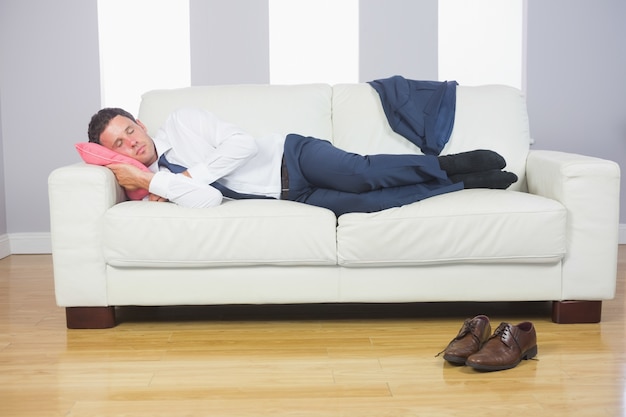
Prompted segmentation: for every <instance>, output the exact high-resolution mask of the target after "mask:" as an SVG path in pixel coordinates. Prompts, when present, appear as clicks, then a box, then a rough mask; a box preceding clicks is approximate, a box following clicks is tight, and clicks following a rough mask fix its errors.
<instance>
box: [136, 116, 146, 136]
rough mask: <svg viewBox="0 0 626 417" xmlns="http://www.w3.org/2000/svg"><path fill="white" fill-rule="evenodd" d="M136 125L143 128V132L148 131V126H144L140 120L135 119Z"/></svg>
mask: <svg viewBox="0 0 626 417" xmlns="http://www.w3.org/2000/svg"><path fill="white" fill-rule="evenodd" d="M136 122H137V125H138V126H139V127H140V128H142V129H143V131H144V132H146V133H148V128H147V127H146V125H144V124H143V123H142V122H141V120H139V119H136Z"/></svg>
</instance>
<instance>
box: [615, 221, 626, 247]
mask: <svg viewBox="0 0 626 417" xmlns="http://www.w3.org/2000/svg"><path fill="white" fill-rule="evenodd" d="M618 236H619V237H618V238H617V241H618V243H619V244H620V245H624V244H626V224H623V223H621V224H620V225H619V235H618Z"/></svg>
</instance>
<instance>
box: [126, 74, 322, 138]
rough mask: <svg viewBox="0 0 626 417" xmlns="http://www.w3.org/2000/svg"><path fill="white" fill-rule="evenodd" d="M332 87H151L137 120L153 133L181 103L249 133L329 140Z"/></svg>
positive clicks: (319, 85)
mask: <svg viewBox="0 0 626 417" xmlns="http://www.w3.org/2000/svg"><path fill="white" fill-rule="evenodd" d="M331 98H332V88H331V87H330V86H329V85H326V84H306V85H293V86H286V85H215V86H197V87H186V88H180V89H172V90H153V91H149V92H147V93H145V94H144V95H143V96H142V101H141V106H140V108H139V115H138V118H139V119H140V120H141V121H142V122H143V123H144V124H145V125H146V126H147V127H148V133H149V134H150V135H154V134H155V133H156V131H157V130H158V128H159V127H161V126H162V125H163V123H164V122H165V119H166V118H167V116H168V115H169V114H170V113H171V112H173V111H174V110H176V109H178V108H180V107H199V108H203V109H206V110H208V111H210V112H212V113H214V114H216V115H217V116H218V117H219V118H221V119H222V120H224V121H227V122H230V123H234V124H235V125H237V126H239V127H241V128H242V129H244V130H245V131H247V132H248V133H250V134H252V135H254V136H265V135H268V134H272V133H280V134H284V135H287V134H288V133H298V134H301V135H305V136H316V137H320V138H324V139H329V140H330V139H331V136H332V123H331V114H330V112H331Z"/></svg>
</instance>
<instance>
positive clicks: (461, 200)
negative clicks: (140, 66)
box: [49, 83, 620, 328]
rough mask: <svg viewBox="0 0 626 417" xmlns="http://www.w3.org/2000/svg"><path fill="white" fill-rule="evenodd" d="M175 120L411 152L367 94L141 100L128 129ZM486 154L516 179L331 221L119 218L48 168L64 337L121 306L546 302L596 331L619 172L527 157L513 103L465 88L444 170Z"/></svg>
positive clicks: (104, 194) (154, 207)
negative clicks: (460, 156) (189, 117)
mask: <svg viewBox="0 0 626 417" xmlns="http://www.w3.org/2000/svg"><path fill="white" fill-rule="evenodd" d="M181 106H200V107H203V108H206V109H208V110H210V111H212V112H214V113H216V114H217V115H218V116H220V117H221V118H222V119H224V120H228V121H231V122H233V123H235V124H237V125H239V126H241V127H243V128H244V129H246V130H247V131H249V132H250V133H252V134H253V135H263V134H266V133H271V132H281V133H285V134H286V133H292V132H293V133H299V134H303V135H310V136H316V137H319V138H324V139H329V140H332V141H333V142H334V143H335V145H337V146H338V147H341V148H343V149H346V150H349V151H355V152H359V153H362V154H368V153H407V152H419V150H418V149H417V148H416V147H415V146H414V145H412V144H411V143H410V142H409V141H407V140H406V139H405V138H403V137H401V136H399V135H397V134H395V133H394V132H392V131H391V129H390V127H389V125H388V122H387V119H386V118H385V115H384V113H383V110H382V107H381V104H380V100H379V96H378V95H377V93H376V92H375V91H374V90H373V89H372V88H371V87H370V86H369V85H368V84H365V83H364V84H345V85H335V86H329V85H322V84H319V85H318V84H316V85H296V86H274V85H272V86H270V85H233V86H207V87H190V88H185V89H178V90H160V91H152V92H148V93H147V94H145V95H144V97H143V100H142V104H141V109H140V112H139V115H138V117H139V119H140V120H142V121H143V122H144V123H145V124H146V125H147V126H148V128H149V131H150V133H154V132H155V130H156V129H157V128H158V127H159V126H160V125H161V123H162V122H163V121H164V120H165V118H166V116H167V115H168V114H169V113H170V112H171V111H173V110H174V109H176V108H178V107H181ZM539 145H540V144H539ZM480 148H482V149H493V150H495V151H497V152H499V153H500V154H502V155H503V156H504V157H505V158H506V160H507V162H508V166H507V169H508V170H509V171H513V172H515V173H516V174H517V175H518V176H519V178H520V180H519V181H518V182H517V183H515V184H514V185H512V186H511V187H510V189H509V190H505V191H503V190H486V189H472V190H463V191H459V192H454V193H449V194H445V195H441V196H437V197H433V198H430V199H427V200H424V201H421V202H417V203H414V204H411V205H408V206H404V207H398V208H392V209H389V210H385V211H382V212H377V213H369V214H364V213H351V214H346V215H343V216H341V217H339V218H338V219H337V218H336V217H335V216H334V215H333V213H332V212H330V211H328V210H326V209H322V208H318V207H313V206H308V205H305V204H300V203H295V202H291V201H280V200H240V201H227V202H224V203H223V204H222V205H221V206H219V207H217V208H211V209H188V208H182V207H178V206H176V205H174V204H171V203H156V202H155V203H151V202H143V201H126V197H125V194H124V192H123V190H122V188H120V187H119V185H118V184H117V183H116V181H115V177H114V176H113V174H112V173H111V171H109V170H108V169H107V168H105V167H99V166H93V165H87V164H85V163H82V162H81V163H76V164H73V165H70V166H65V167H61V168H58V169H56V170H54V171H53V172H52V173H51V174H50V176H49V197H50V215H51V232H52V255H53V262H54V280H55V288H56V300H57V303H58V305H59V306H62V307H66V313H67V325H68V327H70V328H88V327H92V328H93V327H111V326H114V325H115V311H116V307H121V306H171V305H217V304H293V303H407V302H441V301H446V302H448V301H481V302H489V301H494V302H496V301H497V302H501V301H553V317H552V318H553V320H554V321H556V322H563V323H565V322H597V321H599V320H600V319H601V305H602V300H607V299H610V298H612V297H613V296H614V293H615V284H616V264H617V239H618V205H619V180H620V172H619V167H618V166H617V164H615V163H614V162H611V161H607V160H602V159H597V158H592V157H587V156H581V155H575V154H568V153H561V152H553V151H543V150H535V149H531V148H532V147H531V135H530V133H529V122H528V116H527V112H526V104H525V98H524V96H523V95H522V93H521V92H520V91H518V90H516V89H514V88H510V87H506V86H478V87H464V86H459V87H458V89H457V109H456V117H455V124H454V130H453V132H452V136H451V138H450V141H449V142H448V144H447V145H446V147H445V149H444V150H443V152H442V154H447V153H456V152H461V151H466V150H471V149H480ZM68 151H69V150H68Z"/></svg>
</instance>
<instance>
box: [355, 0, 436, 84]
mask: <svg viewBox="0 0 626 417" xmlns="http://www.w3.org/2000/svg"><path fill="white" fill-rule="evenodd" d="M359 19H360V29H359V39H360V46H359V61H360V62H359V65H360V68H359V81H360V82H367V81H370V80H375V79H379V78H386V77H390V76H392V75H403V76H405V77H406V78H412V79H417V80H436V79H437V0H420V1H411V0H361V1H360V3H359Z"/></svg>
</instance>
